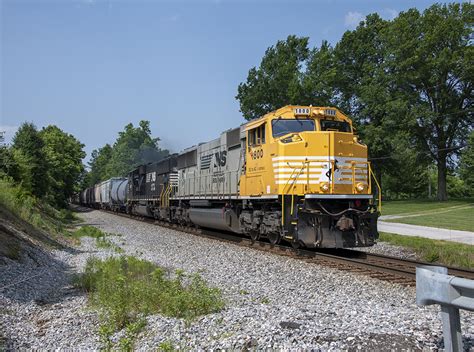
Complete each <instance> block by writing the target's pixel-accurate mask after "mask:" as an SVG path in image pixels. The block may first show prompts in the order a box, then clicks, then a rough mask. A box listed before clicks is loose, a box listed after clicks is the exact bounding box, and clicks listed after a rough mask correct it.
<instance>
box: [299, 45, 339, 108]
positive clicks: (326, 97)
mask: <svg viewBox="0 0 474 352" xmlns="http://www.w3.org/2000/svg"><path fill="white" fill-rule="evenodd" d="M336 79H337V70H336V65H335V60H334V49H333V48H332V47H331V46H330V45H329V43H328V42H327V41H323V42H322V44H321V47H320V48H314V49H313V50H311V52H310V54H309V58H308V62H307V69H306V72H305V73H304V76H303V89H302V92H301V97H299V100H298V101H299V103H300V104H303V103H305V104H312V105H315V106H329V105H334V104H335V102H336V96H337V92H336V88H335V87H336Z"/></svg>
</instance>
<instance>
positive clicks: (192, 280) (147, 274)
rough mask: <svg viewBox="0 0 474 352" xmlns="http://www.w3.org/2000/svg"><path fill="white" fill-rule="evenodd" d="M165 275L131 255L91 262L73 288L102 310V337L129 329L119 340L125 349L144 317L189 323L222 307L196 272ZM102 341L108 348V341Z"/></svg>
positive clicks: (218, 295) (215, 293) (216, 293)
mask: <svg viewBox="0 0 474 352" xmlns="http://www.w3.org/2000/svg"><path fill="white" fill-rule="evenodd" d="M168 276H169V275H167V274H166V272H165V271H164V270H163V269H162V268H160V267H157V266H156V265H154V264H153V263H151V262H148V261H145V260H141V259H138V258H135V257H132V256H121V257H111V258H108V259H106V260H104V261H102V260H99V259H96V258H90V259H89V260H88V261H87V264H86V268H85V271H84V273H83V274H82V275H81V277H79V279H78V280H76V285H78V286H79V287H82V288H83V289H84V290H85V291H86V292H88V293H89V294H90V296H89V302H90V304H91V305H92V306H94V307H96V308H98V309H100V310H101V311H102V312H104V314H103V316H102V318H101V321H102V322H103V323H102V325H103V326H102V327H101V330H100V335H101V337H103V338H104V339H106V340H110V336H111V335H112V334H113V332H114V331H117V330H120V329H123V328H126V329H128V330H127V334H126V338H125V339H124V340H123V341H122V342H120V343H121V344H122V345H123V347H125V346H132V345H133V343H132V342H133V339H134V336H135V335H136V333H137V331H139V330H140V329H138V327H140V326H142V323H139V322H140V320H141V319H143V317H144V316H146V315H148V314H154V313H161V314H163V315H166V316H172V317H178V318H184V319H186V321H191V320H192V319H194V318H196V317H198V316H200V315H204V314H208V313H212V312H217V311H219V310H220V309H222V308H223V306H224V303H223V300H222V297H221V292H220V290H219V289H217V288H211V287H209V286H207V284H206V282H205V281H204V280H203V279H202V278H201V276H199V275H198V274H194V275H187V274H185V273H184V272H183V271H177V272H176V273H175V275H174V277H173V278H169V277H168ZM134 324H137V325H134ZM143 324H144V323H143ZM129 340H130V341H129ZM104 342H105V345H106V347H107V346H108V343H109V342H107V341H104Z"/></svg>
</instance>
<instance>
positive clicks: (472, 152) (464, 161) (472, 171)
mask: <svg viewBox="0 0 474 352" xmlns="http://www.w3.org/2000/svg"><path fill="white" fill-rule="evenodd" d="M460 174H461V179H462V180H463V181H464V183H465V185H466V186H467V188H468V191H469V193H470V194H471V195H474V131H473V132H471V135H470V136H469V140H468V144H467V147H466V148H465V149H464V150H463V152H462V154H461V163H460Z"/></svg>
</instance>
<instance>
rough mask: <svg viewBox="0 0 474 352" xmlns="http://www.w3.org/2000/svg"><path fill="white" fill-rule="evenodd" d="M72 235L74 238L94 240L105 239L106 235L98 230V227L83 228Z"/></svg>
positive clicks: (86, 226) (87, 226) (88, 226)
mask: <svg viewBox="0 0 474 352" xmlns="http://www.w3.org/2000/svg"><path fill="white" fill-rule="evenodd" d="M71 235H72V236H73V237H77V238H80V237H92V238H100V237H105V236H106V234H105V232H103V231H102V230H100V229H98V228H97V227H94V226H90V225H85V226H81V227H80V228H79V229H77V230H76V231H74V232H72V233H71Z"/></svg>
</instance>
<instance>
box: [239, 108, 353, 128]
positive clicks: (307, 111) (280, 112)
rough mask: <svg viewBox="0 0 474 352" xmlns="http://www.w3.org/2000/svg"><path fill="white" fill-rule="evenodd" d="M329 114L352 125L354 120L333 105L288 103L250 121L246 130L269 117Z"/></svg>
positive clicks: (284, 117) (292, 117) (290, 117)
mask: <svg viewBox="0 0 474 352" xmlns="http://www.w3.org/2000/svg"><path fill="white" fill-rule="evenodd" d="M324 116H328V117H331V118H335V119H336V120H341V121H346V122H348V123H349V124H351V125H352V120H351V119H350V118H348V117H347V116H346V115H344V114H343V113H342V112H341V111H340V110H339V109H337V108H335V107H332V106H311V105H309V106H307V105H286V106H284V107H282V108H279V109H277V110H275V111H272V112H269V113H268V114H265V115H263V116H262V117H259V118H256V119H254V120H251V121H249V122H248V123H247V124H246V125H245V131H247V130H249V129H252V128H255V127H258V126H260V125H262V124H263V123H265V122H266V121H267V120H269V119H273V118H275V117H276V118H278V117H280V118H282V119H294V118H297V117H324Z"/></svg>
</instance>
